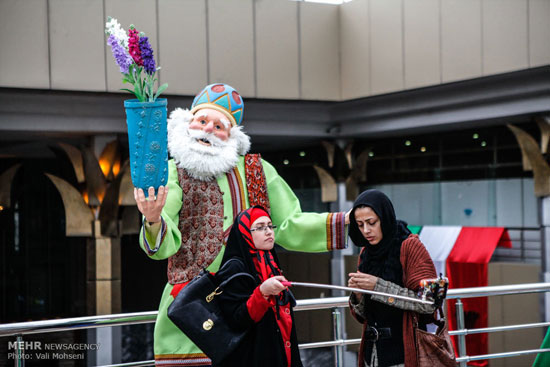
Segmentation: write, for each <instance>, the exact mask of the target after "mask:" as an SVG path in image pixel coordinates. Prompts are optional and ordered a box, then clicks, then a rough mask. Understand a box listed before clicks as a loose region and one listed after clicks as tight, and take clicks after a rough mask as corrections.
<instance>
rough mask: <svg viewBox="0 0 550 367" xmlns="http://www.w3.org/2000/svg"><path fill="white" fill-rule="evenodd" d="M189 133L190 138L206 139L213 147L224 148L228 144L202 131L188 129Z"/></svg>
mask: <svg viewBox="0 0 550 367" xmlns="http://www.w3.org/2000/svg"><path fill="white" fill-rule="evenodd" d="M187 132H188V134H189V136H190V137H192V138H193V139H197V140H201V139H204V140H206V141H208V142H209V143H210V144H211V145H212V146H213V147H223V146H226V145H227V142H225V141H223V140H221V139H220V138H218V137H217V136H216V135H214V134H213V133H207V132H204V131H202V130H195V129H187Z"/></svg>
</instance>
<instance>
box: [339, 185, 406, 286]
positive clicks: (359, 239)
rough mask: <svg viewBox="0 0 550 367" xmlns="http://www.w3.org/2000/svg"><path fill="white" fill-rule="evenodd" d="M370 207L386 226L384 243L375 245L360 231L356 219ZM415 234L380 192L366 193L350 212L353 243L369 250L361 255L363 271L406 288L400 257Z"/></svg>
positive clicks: (362, 194)
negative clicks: (364, 208) (398, 218)
mask: <svg viewBox="0 0 550 367" xmlns="http://www.w3.org/2000/svg"><path fill="white" fill-rule="evenodd" d="M364 206H368V207H370V208H371V209H372V210H373V211H374V212H375V213H376V215H378V218H379V219H380V225H381V227H382V240H381V241H380V242H379V243H378V244H376V245H371V244H370V243H369V242H368V241H367V240H366V239H365V237H363V234H362V233H361V230H360V229H359V226H358V225H357V222H356V220H355V210H357V208H359V207H364ZM410 234H411V231H409V229H408V228H407V223H405V222H403V221H401V220H397V219H396V218H395V210H394V209H393V205H392V203H391V201H390V199H389V198H388V197H387V196H386V195H385V194H384V193H383V192H381V191H379V190H367V191H364V192H362V193H361V194H360V195H359V196H358V197H357V199H356V200H355V202H354V203H353V210H352V211H351V213H350V228H349V236H350V238H351V240H352V241H353V243H354V244H355V245H356V246H359V247H365V250H364V251H363V252H362V253H361V259H360V262H359V271H360V272H362V273H367V274H371V275H374V276H377V277H380V278H382V279H384V280H388V281H390V282H393V283H396V284H398V285H403V279H402V274H403V268H402V266H401V261H400V258H399V255H400V252H401V244H402V243H403V241H404V240H405V239H406V238H407V237H408V236H409V235H410Z"/></svg>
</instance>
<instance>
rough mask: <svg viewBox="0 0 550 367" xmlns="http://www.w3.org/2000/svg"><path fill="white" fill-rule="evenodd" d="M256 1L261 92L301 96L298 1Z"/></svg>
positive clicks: (260, 94)
mask: <svg viewBox="0 0 550 367" xmlns="http://www.w3.org/2000/svg"><path fill="white" fill-rule="evenodd" d="M255 5H256V9H255V10H256V22H255V24H256V30H255V32H256V76H257V96H258V97H259V98H284V99H287V98H288V99H297V98H299V97H300V86H299V66H298V3H297V2H294V1H288V0H256V1H255Z"/></svg>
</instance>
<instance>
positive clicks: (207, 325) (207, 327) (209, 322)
mask: <svg viewBox="0 0 550 367" xmlns="http://www.w3.org/2000/svg"><path fill="white" fill-rule="evenodd" d="M212 326H214V321H212V320H211V319H208V320H206V321H205V322H203V323H202V328H203V329H204V330H206V331H209V330H210V329H212Z"/></svg>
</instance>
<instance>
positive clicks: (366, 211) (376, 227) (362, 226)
mask: <svg viewBox="0 0 550 367" xmlns="http://www.w3.org/2000/svg"><path fill="white" fill-rule="evenodd" d="M355 221H356V222H357V226H358V227H359V230H360V231H361V234H362V235H363V237H365V239H366V240H367V241H368V242H369V243H370V244H371V245H377V244H379V243H380V241H382V237H383V234H382V226H381V225H380V218H378V215H376V213H375V212H374V210H372V209H371V208H370V207H368V206H367V207H364V208H358V209H355Z"/></svg>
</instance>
